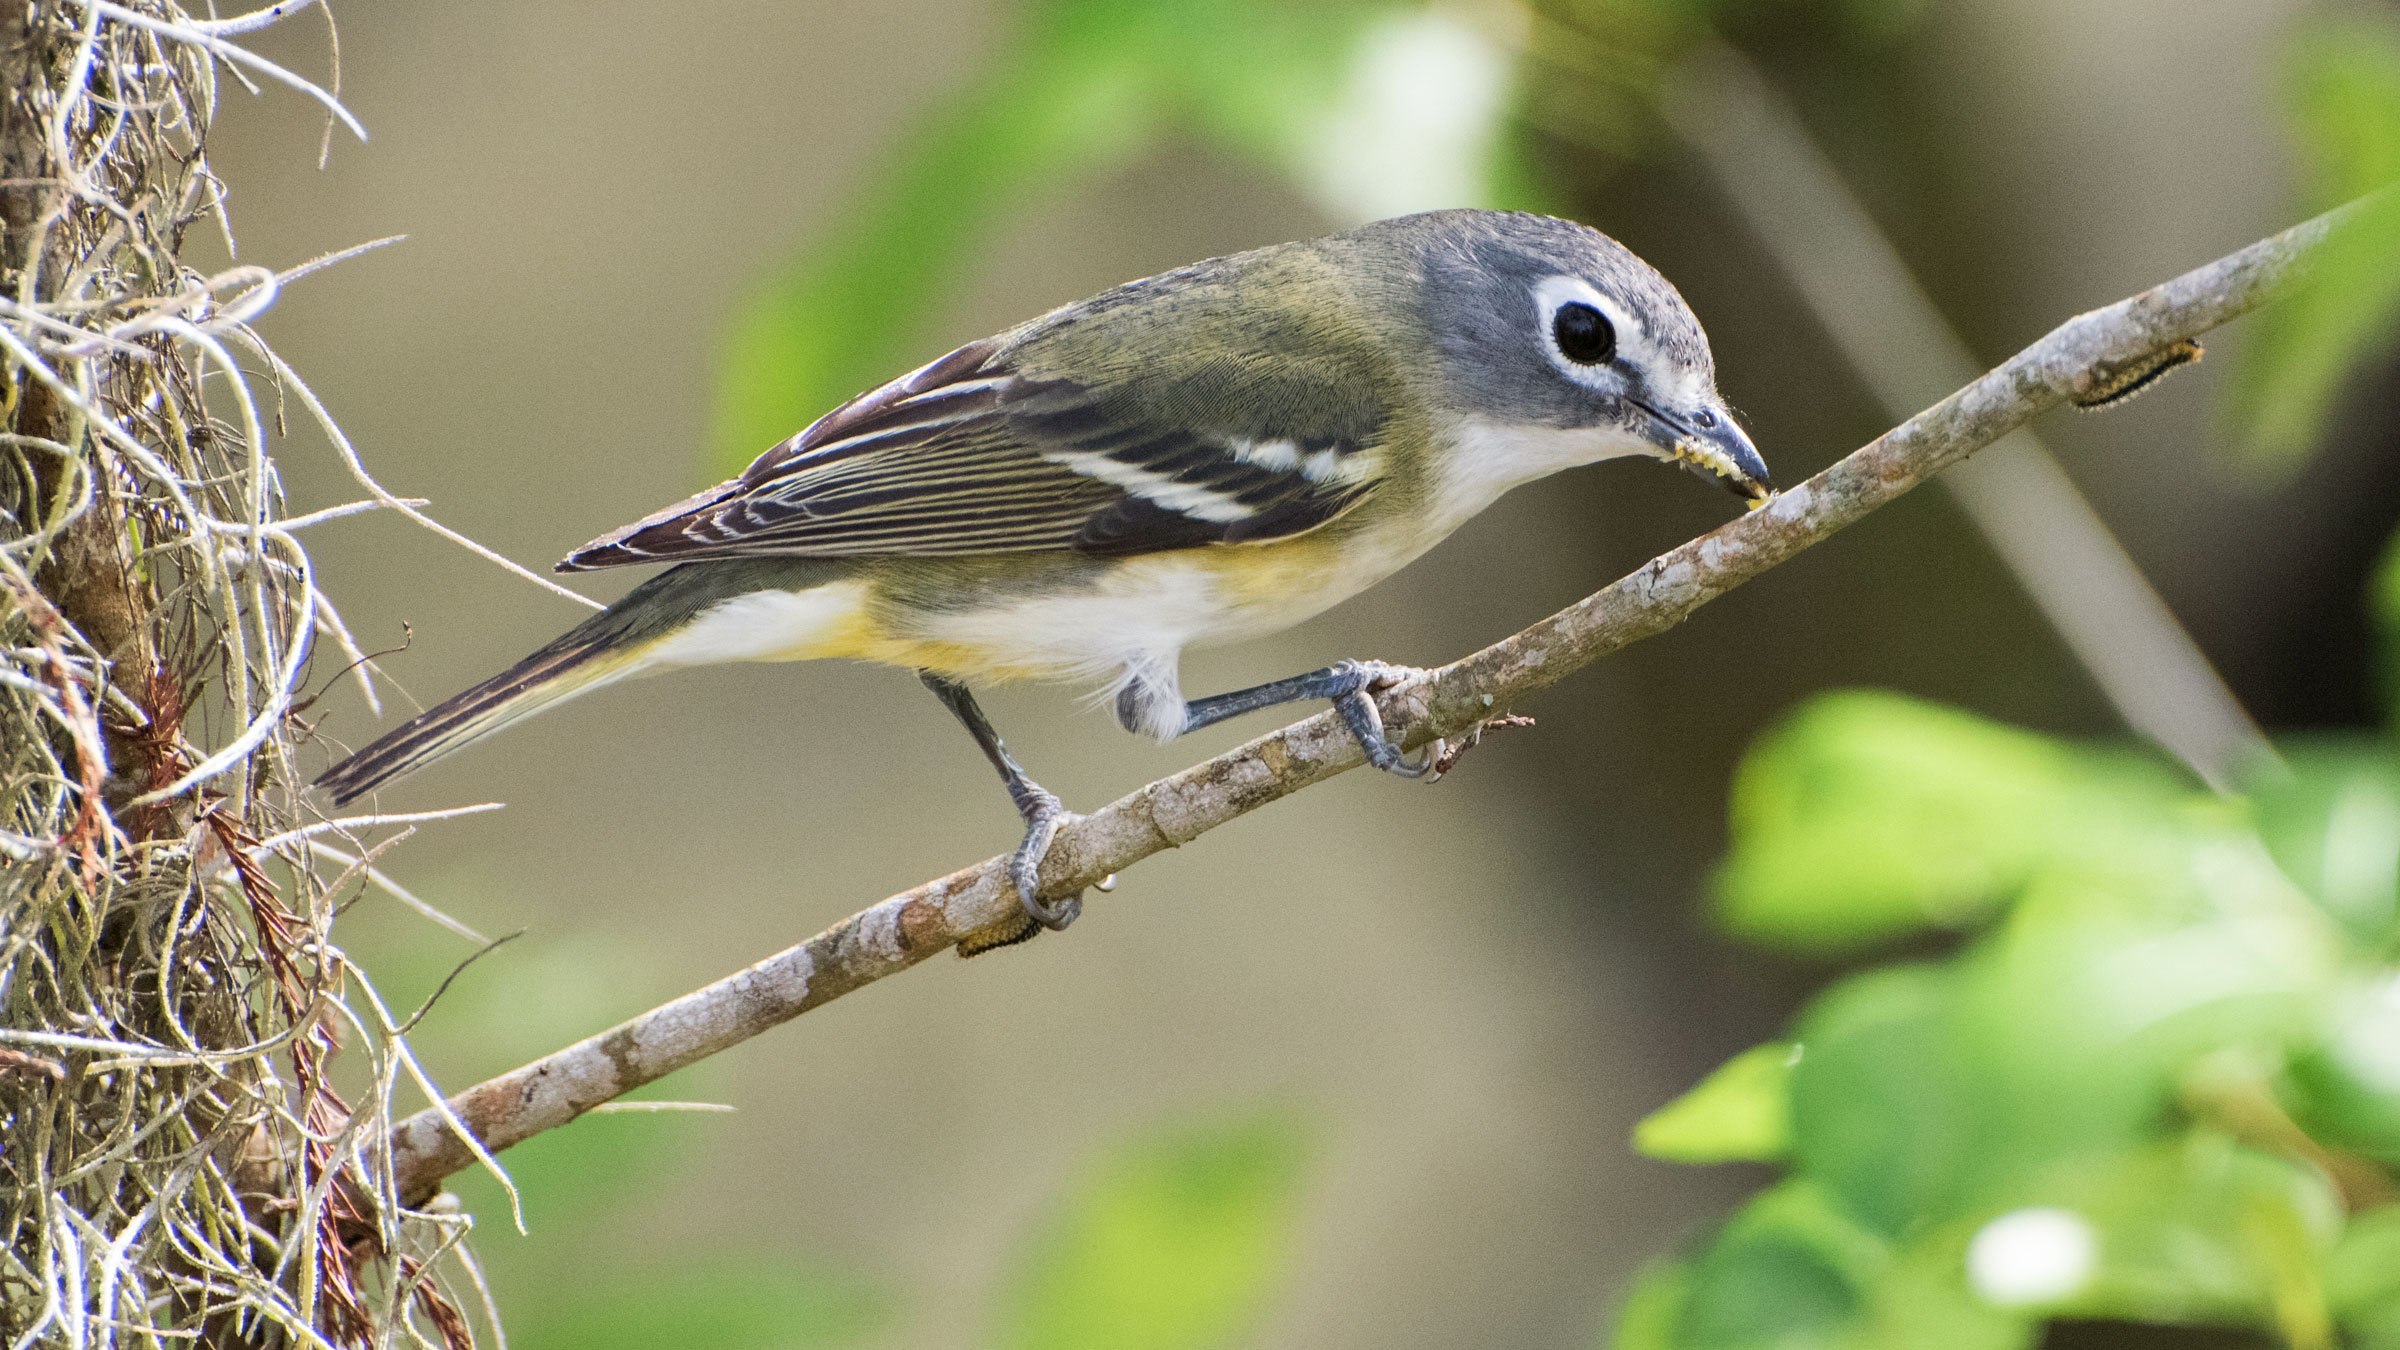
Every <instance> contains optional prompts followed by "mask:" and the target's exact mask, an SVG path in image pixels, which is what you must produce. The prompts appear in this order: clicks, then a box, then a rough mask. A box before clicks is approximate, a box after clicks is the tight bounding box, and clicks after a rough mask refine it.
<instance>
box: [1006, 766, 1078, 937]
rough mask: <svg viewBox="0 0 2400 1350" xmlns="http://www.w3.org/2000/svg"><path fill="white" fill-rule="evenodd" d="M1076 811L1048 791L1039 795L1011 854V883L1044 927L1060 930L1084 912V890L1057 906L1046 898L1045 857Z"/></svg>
mask: <svg viewBox="0 0 2400 1350" xmlns="http://www.w3.org/2000/svg"><path fill="white" fill-rule="evenodd" d="M1073 814H1074V813H1073V812H1070V811H1068V810H1067V808H1066V806H1065V804H1064V803H1062V802H1060V801H1059V799H1058V798H1057V797H1055V796H1052V795H1051V794H1049V793H1047V792H1045V793H1043V794H1042V795H1041V796H1040V797H1038V798H1036V799H1035V800H1034V801H1033V803H1032V804H1031V808H1030V809H1029V810H1027V812H1026V814H1025V838H1024V839H1023V840H1022V841H1021V842H1019V843H1018V845H1017V851H1016V852H1015V853H1014V854H1011V855H1010V856H1009V860H1008V880H1009V884H1011V885H1013V886H1015V887H1016V888H1017V903H1018V904H1019V905H1022V906H1024V908H1025V916H1026V917H1027V918H1029V919H1032V920H1033V921H1034V922H1035V923H1038V924H1040V925H1041V926H1042V927H1044V928H1048V929H1051V930H1052V931H1056V930H1058V929H1061V928H1064V927H1066V926H1067V925H1068V924H1071V923H1073V922H1075V919H1076V917H1077V916H1078V915H1080V914H1082V913H1083V892H1081V891H1077V892H1076V893H1075V894H1073V895H1070V896H1068V897H1067V898H1066V899H1064V900H1061V901H1060V902H1058V904H1056V905H1049V904H1045V903H1043V901H1042V898H1041V895H1040V890H1041V877H1042V856H1043V855H1044V854H1046V853H1048V852H1049V851H1050V841H1051V840H1053V839H1056V838H1057V837H1058V830H1059V827H1060V826H1062V825H1064V824H1066V823H1067V821H1068V819H1069V818H1070V817H1072V815H1073Z"/></svg>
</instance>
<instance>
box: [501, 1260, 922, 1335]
mask: <svg viewBox="0 0 2400 1350" xmlns="http://www.w3.org/2000/svg"><path fill="white" fill-rule="evenodd" d="M889 1320H890V1318H889V1306H888V1300H887V1299H885V1298H884V1297H883V1296H881V1295H880V1294H877V1293H875V1292H873V1291H870V1290H869V1289H867V1288H866V1287H864V1286H862V1285H859V1284H857V1283H854V1282H850V1281H844V1280H838V1279H833V1278H830V1277H825V1276H818V1275H812V1274H809V1273H806V1272H795V1271H794V1270H793V1269H792V1268H791V1264H790V1262H789V1261H784V1260H772V1261H770V1260H761V1259H757V1258H741V1259H733V1260H728V1259H726V1258H724V1257H717V1258H712V1259H710V1260H708V1261H706V1262H704V1263H698V1264H693V1265H690V1266H688V1267H686V1268H683V1269H678V1270H673V1271H662V1270H659V1269H657V1268H656V1267H654V1266H653V1267H646V1268H644V1269H643V1270H642V1271H641V1272H640V1273H638V1274H631V1275H629V1276H627V1277H623V1278H619V1279H615V1280H607V1281H601V1280H587V1281H583V1282H580V1283H579V1284H578V1287H577V1288H576V1289H575V1290H574V1292H573V1293H572V1295H571V1296H566V1297H555V1298H552V1299H550V1300H547V1301H546V1302H544V1303H542V1304H541V1305H539V1310H538V1311H527V1312H524V1313H521V1314H517V1315H512V1316H511V1317H510V1318H509V1320H508V1332H509V1344H511V1345H513V1346H519V1347H522V1350H620V1348H621V1350H654V1347H658V1346H674V1345H689V1346H703V1345H704V1346H709V1347H711V1350H833V1348H834V1347H838V1346H848V1345H856V1344H858V1343H859V1342H860V1341H862V1340H864V1339H865V1338H866V1337H867V1336H868V1335H869V1334H870V1333H872V1332H874V1331H876V1330H877V1329H878V1328H880V1327H881V1326H883V1325H884V1324H885V1323H887V1322H888V1321H889Z"/></svg>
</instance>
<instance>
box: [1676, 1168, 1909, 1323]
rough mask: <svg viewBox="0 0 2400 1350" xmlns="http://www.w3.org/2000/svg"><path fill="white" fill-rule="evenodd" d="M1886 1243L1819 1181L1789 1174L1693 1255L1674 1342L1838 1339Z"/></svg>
mask: <svg viewBox="0 0 2400 1350" xmlns="http://www.w3.org/2000/svg"><path fill="white" fill-rule="evenodd" d="M1890 1261H1891V1251H1890V1248H1889V1247H1888V1246H1887V1245H1886V1244H1885V1243H1884V1242H1883V1241H1882V1240H1881V1239H1880V1238H1878V1237H1877V1236H1875V1235H1874V1234H1872V1233H1869V1232H1866V1231H1865V1230H1863V1229H1861V1228H1860V1227H1859V1226H1858V1225H1857V1224H1856V1223H1855V1222H1854V1221H1852V1220H1851V1219H1850V1218H1849V1217H1848V1216H1847V1215H1845V1214H1844V1213H1843V1212H1842V1210H1841V1207H1840V1206H1839V1205H1838V1204H1836V1203H1834V1202H1833V1201H1832V1200H1831V1199H1830V1198H1829V1197H1828V1196H1827V1195H1826V1194H1825V1193H1824V1192H1823V1191H1821V1190H1819V1189H1818V1188H1817V1187H1815V1186H1813V1185H1811V1184H1809V1183H1807V1182H1805V1181H1787V1182H1785V1183H1783V1184H1782V1185H1780V1186H1777V1187H1775V1188H1773V1189H1772V1190H1769V1191H1767V1192H1765V1193H1764V1194H1762V1195H1760V1196H1758V1197H1757V1198H1756V1199H1754V1200H1752V1201H1751V1202H1750V1203H1749V1204H1748V1205H1745V1206H1743V1208H1742V1211H1741V1213H1739V1214H1737V1215H1735V1216H1734V1218H1733V1221H1732V1222H1731V1223H1728V1224H1727V1225H1726V1226H1725V1231H1724V1232H1723V1233H1722V1234H1720V1235H1719V1236H1718V1238H1717V1240H1716V1241H1715V1242H1713V1243H1711V1244H1709V1248H1708V1250H1707V1251H1706V1252H1704V1253H1702V1254H1701V1256H1700V1259H1699V1260H1697V1261H1695V1262H1693V1263H1692V1276H1691V1287H1690V1294H1689V1299H1688V1301H1687V1302H1686V1303H1685V1305H1684V1308H1683V1316H1682V1318H1681V1319H1680V1324H1679V1326H1678V1327H1677V1336H1676V1343H1677V1344H1679V1345H1685V1346H1692V1347H1702V1346H1706V1347H1711V1350H1753V1348H1756V1350H1767V1348H1768V1347H1773V1348H1774V1350H1799V1348H1800V1347H1810V1346H1833V1345H1838V1344H1841V1343H1842V1342H1843V1340H1844V1333H1846V1332H1847V1331H1849V1330H1850V1329H1851V1328H1852V1327H1853V1326H1854V1325H1855V1324H1856V1323H1857V1321H1858V1320H1859V1319H1860V1318H1861V1317H1862V1315H1863V1314H1864V1312H1865V1310H1866V1306H1867V1300H1868V1289H1869V1286H1871V1285H1872V1283H1873V1282H1874V1280H1875V1278H1876V1277H1877V1276H1878V1275H1880V1274H1881V1273H1882V1272H1883V1271H1884V1269H1885V1268H1886V1267H1887V1266H1888V1265H1889V1264H1890Z"/></svg>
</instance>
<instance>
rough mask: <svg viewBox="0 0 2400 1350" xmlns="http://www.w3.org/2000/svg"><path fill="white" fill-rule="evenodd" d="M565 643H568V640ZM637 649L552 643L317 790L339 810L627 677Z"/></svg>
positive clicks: (402, 730)
mask: <svg viewBox="0 0 2400 1350" xmlns="http://www.w3.org/2000/svg"><path fill="white" fill-rule="evenodd" d="M570 636H573V635H570ZM640 660H641V652H640V649H639V648H627V647H624V646H621V645H618V644H616V643H611V642H608V641H605V640H598V641H585V642H578V643H573V644H569V643H567V642H563V641H562V642H559V643H554V644H552V645H551V646H548V647H545V648H543V649H542V650H540V651H538V652H535V653H534V654H533V655H531V656H528V657H526V658H525V659H524V660H522V661H519V662H518V663H517V664H515V665H513V666H511V667H509V668H508V669H507V670H504V671H502V672H500V673H499V674H497V675H494V676H493V677H492V678H490V679H488V680H485V681H484V682H483V683H481V684H479V685H476V686H474V687H473V688H471V689H468V690H465V691H463V692H461V693H458V694H456V695H453V696H452V697H450V698H448V699H446V700H444V701H443V702H441V703H439V704H437V705H435V706H434V707H432V708H430V709H427V710H426V711H425V712H422V713H419V714H418V715H417V716H415V717H413V718H411V719H409V720H408V721H407V722H405V723H402V724H401V725H400V726H398V727H395V728H394V729H392V730H391V731H390V732H388V733H386V734H385V735H384V736H383V737H382V738H381V739H379V740H377V741H376V742H375V743H374V744H373V745H370V746H368V747H367V748H366V749H364V750H361V751H359V752H358V753H357V754H354V755H352V756H350V757H349V758H348V759H345V760H343V761H342V762H341V763H339V764H336V765H334V766H333V767H332V768H331V769H328V770H326V771H325V774H324V776H323V777H321V778H319V779H317V786H319V787H321V788H324V789H326V790H327V791H328V792H330V793H332V795H333V800H334V804H335V805H337V806H338V805H342V804H345V803H347V802H349V801H351V800H353V799H355V798H357V797H360V796H363V795H364V794H366V793H368V792H371V791H373V790H374V789H376V788H378V787H380V786H382V785H383V784H385V783H388V782H390V781H392V780H393V779H395V778H398V777H400V776H401V775H403V774H408V773H413V772H415V771H416V770H418V769H420V768H423V767H424V766H425V765H427V764H429V763H431V762H433V761H434V760H437V759H439V758H441V757H442V756H444V755H447V754H449V753H450V752H451V751H453V750H456V749H458V748H459V747H460V746H463V745H465V744H466V743H467V742H469V741H472V740H475V739H477V738H479V737H482V736H484V735H487V734H489V733H491V732H494V731H498V730H499V729H500V728H502V727H504V726H508V725H510V724H512V723H516V722H521V721H524V720H525V719H526V718H528V717H531V716H533V715H534V714H535V713H538V712H542V711H545V710H547V709H550V708H554V707H556V706H558V705H559V704H561V703H564V702H566V701H567V700H568V699H570V698H573V697H575V696H576V695H577V694H581V693H584V692H586V691H588V690H592V689H596V688H598V687H599V686H601V685H603V684H606V683H609V682H610V681H612V680H615V679H619V678H622V677H623V676H626V675H629V674H631V673H633V671H632V668H633V667H635V666H637V665H638V664H640Z"/></svg>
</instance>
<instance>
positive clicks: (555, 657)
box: [317, 558, 850, 805]
mask: <svg viewBox="0 0 2400 1350" xmlns="http://www.w3.org/2000/svg"><path fill="white" fill-rule="evenodd" d="M849 567H850V564H847V563H845V562H842V561H841V560H838V559H826V558H754V559H740V560H734V561H726V562H697V563H685V564H684V565H682V566H680V567H671V568H668V569H667V570H666V571H664V572H661V573H659V574H658V575H657V576H654V577H652V578H650V579H649V580H647V581H645V582H643V583H642V584H641V585H639V586H636V587H634V588H633V589H632V590H631V591H629V592H627V593H626V595H625V598H624V599H622V600H619V601H618V602H617V603H615V604H613V605H610V606H609V607H608V608H607V609H606V610H605V611H603V612H601V613H598V614H595V615H593V616H592V617H590V618H588V619H586V620H584V621H583V622H582V623H580V624H577V625H576V626H575V627H573V628H570V629H568V630H567V631H566V632H565V633H564V634H561V635H560V636H559V638H558V640H556V641H555V642H552V643H551V644H550V645H549V646H547V647H544V648H542V649H541V650H540V651H537V652H535V653H534V654H533V655H531V656H528V657H526V658H525V659H524V660H522V661H519V662H518V663H517V664H515V665H513V666H511V667H509V668H508V669H507V670H504V671H502V672H500V673H499V674H497V675H494V676H493V677H492V678H490V679H488V680H485V681H484V682H483V683H481V684H479V685H476V686H475V687H474V688H472V689H469V690H467V691H466V692H464V693H461V694H458V695H456V696H455V697H453V698H450V699H448V700H446V701H444V702H443V703H441V704H440V705H438V706H436V707H434V708H432V709H430V710H428V711H426V712H424V713H421V714H419V715H418V716H416V717H414V718H411V719H410V720H409V721H407V722H405V723H403V724H402V725H400V726H399V727H396V728H394V729H393V730H392V731H391V732H389V733H387V734H386V735H385V736H384V737H383V738H382V739H380V740H378V741H376V742H375V743H374V744H373V745H370V746H368V747H367V748H366V749H364V750H361V751H359V752H358V753H357V754H355V755H352V756H350V757H349V758H348V759H345V760H343V761H342V762H341V763H339V764H336V765H334V766H333V767H332V768H331V769H328V770H327V771H326V772H325V775H324V776H323V777H321V778H319V779H318V780H317V785H318V786H319V787H322V788H324V789H326V790H327V791H329V792H330V793H332V794H333V800H334V802H335V803H336V804H337V805H339V804H342V803H346V802H349V801H351V800H353V799H354V798H357V797H359V796H361V795H363V794H365V793H367V792H370V791H372V790H374V789H375V788H377V787H380V786H382V785H383V784H385V783H388V782H390V781H392V780H393V779H395V778H398V777H399V776H401V775H402V774H405V773H411V772H414V771H415V770H417V769H420V768H423V767H424V766H425V765H426V764H429V763H431V762H432V761H434V760H436V759H439V758H441V757H442V756H444V755H446V754H449V753H450V752H451V751H453V750H456V749H458V748H459V747H460V746H462V745H465V744H466V743H467V742H469V741H472V740H475V739H477V738H478V737H481V736H484V735H487V734H489V733H491V732H494V731H497V730H499V729H500V728H502V727H504V726H508V725H510V724H511V723H515V722H521V721H523V720H525V719H526V718H528V717H531V716H533V715H534V714H535V713H538V712H542V711H544V710H545V709H549V708H555V707H557V706H558V705H559V704H561V703H564V702H566V701H567V700H568V699H570V698H573V697H575V696H576V695H577V694H581V693H584V692H586V691H588V690H592V689H597V688H599V687H600V686H601V685H604V684H608V683H611V682H613V681H616V680H620V679H624V678H625V677H627V676H629V675H634V674H638V673H640V671H641V670H642V669H644V667H645V666H646V665H647V664H648V663H649V662H650V659H651V657H652V654H653V653H654V651H655V650H656V648H657V644H658V642H659V641H660V640H661V639H663V638H666V637H668V636H670V635H672V634H673V633H675V632H676V631H677V630H679V629H680V628H682V627H683V626H684V625H686V624H688V623H689V622H690V621H691V620H692V619H693V618H694V617H695V616H696V615H698V614H700V613H701V612H703V611H705V610H707V609H709V608H710V607H711V606H713V605H716V604H718V603H719V602H721V601H724V600H727V599H730V598H732V597H736V596H742V595H747V594H749V593H751V592H753V591H806V590H809V589H811V588H812V587H817V586H822V585H824V584H826V583H827V582H829V581H834V580H838V579H840V578H841V577H843V576H845V575H847V574H848V571H849Z"/></svg>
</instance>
